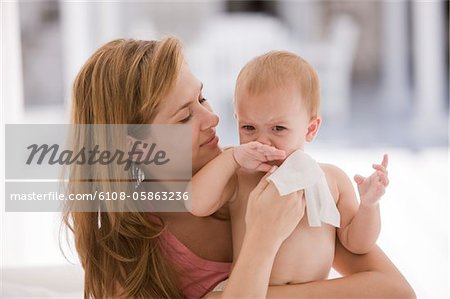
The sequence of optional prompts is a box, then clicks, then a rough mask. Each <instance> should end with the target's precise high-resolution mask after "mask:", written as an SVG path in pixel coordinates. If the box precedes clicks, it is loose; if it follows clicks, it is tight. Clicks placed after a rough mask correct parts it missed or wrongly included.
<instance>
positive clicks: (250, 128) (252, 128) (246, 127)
mask: <svg viewBox="0 0 450 299" xmlns="http://www.w3.org/2000/svg"><path fill="white" fill-rule="evenodd" d="M242 129H244V130H246V131H253V130H254V129H255V127H254V126H250V125H243V126H242Z"/></svg>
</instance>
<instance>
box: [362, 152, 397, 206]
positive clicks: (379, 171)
mask: <svg viewBox="0 0 450 299" xmlns="http://www.w3.org/2000/svg"><path fill="white" fill-rule="evenodd" d="M387 166H388V155H387V154H384V156H383V161H382V162H381V164H373V165H372V167H373V168H374V169H375V172H374V173H373V174H372V175H371V176H369V177H367V178H366V177H363V176H361V175H355V177H354V179H355V182H356V184H357V185H358V191H359V196H360V199H361V204H364V205H375V204H376V203H378V201H379V200H380V198H381V196H383V194H384V192H385V189H386V187H387V186H388V185H389V179H388V171H387Z"/></svg>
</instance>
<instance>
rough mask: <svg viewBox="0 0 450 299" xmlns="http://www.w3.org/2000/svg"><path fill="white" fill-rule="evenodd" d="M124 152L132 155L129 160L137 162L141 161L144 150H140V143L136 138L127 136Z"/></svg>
mask: <svg viewBox="0 0 450 299" xmlns="http://www.w3.org/2000/svg"><path fill="white" fill-rule="evenodd" d="M126 150H127V153H132V154H134V155H132V156H131V160H133V161H138V160H139V159H141V157H142V154H143V153H144V150H143V149H142V142H140V141H138V140H137V139H136V138H133V137H131V136H130V135H127V140H126Z"/></svg>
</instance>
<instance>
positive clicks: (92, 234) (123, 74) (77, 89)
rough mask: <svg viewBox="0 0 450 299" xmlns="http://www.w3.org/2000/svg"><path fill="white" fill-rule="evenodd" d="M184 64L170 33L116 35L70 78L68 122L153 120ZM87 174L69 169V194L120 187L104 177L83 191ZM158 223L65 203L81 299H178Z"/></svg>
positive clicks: (161, 226)
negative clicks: (149, 37) (153, 37)
mask: <svg viewBox="0 0 450 299" xmlns="http://www.w3.org/2000/svg"><path fill="white" fill-rule="evenodd" d="M182 63H183V54H182V46H181V44H180V42H179V41H178V40H177V39H176V38H172V37H169V38H165V39H163V40H161V41H141V40H130V39H119V40H114V41H111V42H109V43H107V44H105V45H104V46H102V47H101V48H99V49H98V50H97V51H96V52H95V53H94V54H93V55H92V56H91V57H90V58H89V59H88V60H87V62H86V63H85V64H84V66H83V67H82V68H81V70H80V72H79V73H78V75H77V77H76V79H75V81H74V84H73V91H72V107H71V109H72V115H71V123H72V124H75V125H78V124H97V125H98V124H150V123H152V120H153V119H154V117H155V115H156V114H157V112H158V107H159V105H160V103H161V101H162V99H163V98H164V97H165V96H166V95H167V94H168V92H169V91H170V90H171V89H172V88H173V86H174V84H175V82H176V80H177V77H178V74H179V71H180V68H181V65H182ZM78 137H79V136H78ZM106 137H107V136H106ZM77 141H80V142H81V141H82V140H81V139H80V140H77V139H75V143H76V142H77ZM104 141H105V142H106V139H105V140H104ZM87 171H91V172H92V171H93V170H92V168H90V170H86V168H83V167H82V166H81V165H73V166H71V169H70V171H69V180H68V181H69V183H68V187H67V189H68V191H69V192H77V193H80V192H93V191H94V190H103V191H108V190H114V188H116V187H117V186H116V185H115V184H117V182H114V181H110V180H102V181H99V182H92V183H91V184H87V186H88V187H84V188H85V189H84V190H81V189H80V184H76V182H79V181H80V179H82V178H87V177H89V173H87ZM94 171H95V169H94ZM108 171H114V170H111V169H109V170H108ZM152 218H155V217H152ZM159 220H160V221H153V220H152V219H151V218H150V217H149V216H148V214H146V213H143V212H113V211H110V210H108V209H106V211H103V212H100V211H97V212H79V211H78V212H77V211H76V209H74V206H73V203H68V204H67V206H66V208H65V211H64V213H63V224H64V225H65V227H67V228H68V229H69V230H70V231H71V232H72V233H73V236H74V242H75V247H76V250H77V252H78V256H79V258H80V261H81V264H82V266H83V268H84V273H85V277H84V282H85V284H84V285H85V287H84V296H85V298H105V297H133V298H182V297H183V296H182V294H181V292H180V290H179V289H178V288H177V283H176V277H177V275H176V273H175V270H173V269H174V268H175V267H173V265H171V263H170V261H169V260H168V259H167V258H166V257H165V255H164V250H163V248H162V247H161V244H159V238H158V236H159V235H160V234H161V233H162V231H163V230H164V228H165V225H164V223H163V221H162V220H161V219H159Z"/></svg>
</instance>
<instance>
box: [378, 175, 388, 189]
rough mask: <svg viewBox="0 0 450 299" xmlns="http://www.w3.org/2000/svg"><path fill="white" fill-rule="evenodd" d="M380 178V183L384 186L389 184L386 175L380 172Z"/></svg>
mask: <svg viewBox="0 0 450 299" xmlns="http://www.w3.org/2000/svg"><path fill="white" fill-rule="evenodd" d="M380 180H381V183H382V184H383V185H384V186H385V187H387V186H388V185H389V179H388V177H387V176H386V175H384V174H381V175H380Z"/></svg>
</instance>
